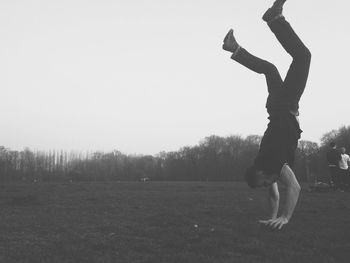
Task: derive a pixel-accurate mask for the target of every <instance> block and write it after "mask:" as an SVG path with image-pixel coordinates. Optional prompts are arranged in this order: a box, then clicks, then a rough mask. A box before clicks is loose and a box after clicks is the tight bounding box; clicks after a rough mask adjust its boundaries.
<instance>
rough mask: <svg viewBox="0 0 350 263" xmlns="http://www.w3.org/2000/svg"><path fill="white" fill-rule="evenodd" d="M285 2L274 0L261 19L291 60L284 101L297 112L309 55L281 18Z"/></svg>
mask: <svg viewBox="0 0 350 263" xmlns="http://www.w3.org/2000/svg"><path fill="white" fill-rule="evenodd" d="M285 2H286V0H276V1H275V2H274V4H273V5H272V7H270V8H269V9H268V10H267V11H266V12H265V14H264V15H263V17H262V18H263V20H264V21H265V22H267V24H268V26H269V27H270V29H271V31H272V32H273V33H274V34H275V36H276V38H277V39H278V41H279V42H280V43H281V45H282V46H283V48H284V49H285V50H286V51H287V52H288V53H289V54H290V55H291V56H292V58H293V61H292V63H291V65H290V67H289V70H288V72H287V75H286V78H285V79H284V84H283V87H284V88H285V96H286V98H285V99H287V100H288V101H290V104H291V109H290V110H292V111H295V112H297V111H298V107H299V106H298V103H299V100H300V97H301V95H302V94H303V92H304V89H305V86H306V81H307V78H308V74H309V68H310V61H311V53H310V51H309V49H308V48H307V47H306V46H305V45H304V43H303V42H302V41H301V40H300V38H299V37H298V35H297V34H296V33H295V32H294V30H293V28H292V27H291V25H290V24H289V23H288V22H287V21H286V19H285V17H284V16H283V14H282V12H283V5H284V3H285Z"/></svg>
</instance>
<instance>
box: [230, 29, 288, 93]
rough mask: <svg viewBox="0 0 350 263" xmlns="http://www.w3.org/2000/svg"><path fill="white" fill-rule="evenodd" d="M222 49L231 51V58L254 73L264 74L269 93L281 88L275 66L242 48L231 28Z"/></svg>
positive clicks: (280, 80) (280, 79)
mask: <svg viewBox="0 0 350 263" xmlns="http://www.w3.org/2000/svg"><path fill="white" fill-rule="evenodd" d="M223 49H224V50H226V51H229V52H232V56H231V58H232V59H233V60H235V61H237V62H238V63H240V64H241V65H243V66H245V67H246V68H248V69H250V70H252V71H254V72H256V73H259V74H264V75H265V78H266V83H267V87H268V91H269V93H272V92H273V91H275V90H277V89H281V87H282V84H283V81H282V78H281V76H280V74H279V72H278V70H277V68H276V67H275V66H274V65H273V64H272V63H270V62H268V61H266V60H263V59H261V58H258V57H256V56H254V55H252V54H250V53H249V52H248V51H247V50H245V49H244V48H242V47H241V46H240V45H239V44H238V43H237V41H236V39H235V37H234V36H233V30H232V29H231V30H230V31H229V32H228V33H227V35H226V36H225V39H224V44H223Z"/></svg>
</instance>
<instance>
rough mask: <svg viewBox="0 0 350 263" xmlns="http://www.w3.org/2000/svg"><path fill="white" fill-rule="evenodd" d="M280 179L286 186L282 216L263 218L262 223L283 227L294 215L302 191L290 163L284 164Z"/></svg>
mask: <svg viewBox="0 0 350 263" xmlns="http://www.w3.org/2000/svg"><path fill="white" fill-rule="evenodd" d="M279 181H280V182H281V183H282V184H284V185H285V186H286V188H287V189H286V200H285V203H284V205H283V208H282V213H281V216H279V217H277V218H275V219H270V220H261V221H259V222H260V223H262V224H264V225H266V226H269V227H273V228H278V229H281V228H282V227H283V226H284V225H285V224H287V223H288V222H289V220H290V218H291V217H292V215H293V212H294V208H295V206H296V204H297V202H298V199H299V193H300V190H301V188H300V185H299V183H298V180H297V179H296V177H295V175H294V173H293V171H292V169H291V168H290V167H289V165H284V166H283V167H282V171H281V176H280V178H279Z"/></svg>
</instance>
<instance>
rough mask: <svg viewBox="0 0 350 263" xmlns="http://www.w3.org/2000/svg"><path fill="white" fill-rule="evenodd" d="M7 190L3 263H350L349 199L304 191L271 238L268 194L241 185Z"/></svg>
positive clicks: (1, 224) (0, 238)
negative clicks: (265, 224) (262, 223)
mask: <svg viewBox="0 0 350 263" xmlns="http://www.w3.org/2000/svg"><path fill="white" fill-rule="evenodd" d="M0 188H1V189H0V216H1V217H0V218H1V219H0V262H1V263H12V262H16V263H20V262H33V263H38V262H45V263H46V262H47V263H51V262H57V263H68V262H72V263H79V262H82V263H83V262H84V263H89V262H149V263H156V262H164V263H168V262H169V263H171V262H181V263H182V262H190V263H196V262H201V263H205V262H293V263H294V262H297V263H302V262H308V263H310V262H318V263H320V262H325V263H326V262H327V263H330V262H349V260H350V193H341V192H331V193H309V192H307V191H306V190H303V192H302V194H301V198H300V203H299V205H298V207H297V209H296V211H295V214H294V217H293V218H292V221H291V222H290V223H289V225H287V227H286V228H285V229H283V230H282V231H268V230H266V229H264V228H262V227H260V226H259V225H258V223H257V221H258V220H259V219H264V218H266V217H267V213H266V209H265V208H266V203H265V196H266V193H265V191H264V190H263V189H262V190H258V191H253V190H250V189H249V188H247V187H246V186H245V185H244V184H241V183H199V182H196V183H184V182H179V183H175V182H174V183H173V182H169V183H168V182H162V183H160V182H159V183H158V182H146V183H118V182H116V183H66V184H65V183H33V184H1V185H0ZM304 188H306V187H304Z"/></svg>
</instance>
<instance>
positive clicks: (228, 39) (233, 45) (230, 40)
mask: <svg viewBox="0 0 350 263" xmlns="http://www.w3.org/2000/svg"><path fill="white" fill-rule="evenodd" d="M239 47H240V46H239V44H238V43H237V41H236V39H235V37H234V36H233V29H230V31H228V33H227V34H226V36H225V38H224V44H223V45H222V48H223V49H224V50H226V51H229V52H232V53H236V52H237V50H238V49H239Z"/></svg>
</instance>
